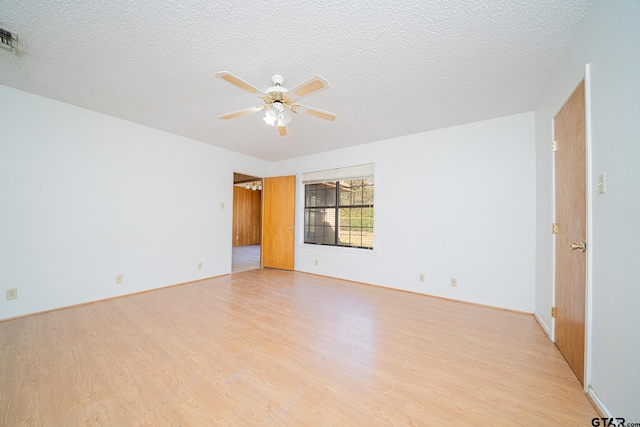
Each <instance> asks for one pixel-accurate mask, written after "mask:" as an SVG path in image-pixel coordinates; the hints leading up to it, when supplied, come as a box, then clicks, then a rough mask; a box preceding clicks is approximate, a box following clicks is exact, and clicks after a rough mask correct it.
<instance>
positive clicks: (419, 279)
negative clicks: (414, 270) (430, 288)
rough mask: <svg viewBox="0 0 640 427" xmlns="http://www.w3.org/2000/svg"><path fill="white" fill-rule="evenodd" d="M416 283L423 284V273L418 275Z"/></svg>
mask: <svg viewBox="0 0 640 427" xmlns="http://www.w3.org/2000/svg"><path fill="white" fill-rule="evenodd" d="M418 281H419V282H422V283H424V273H420V274H419V275H418Z"/></svg>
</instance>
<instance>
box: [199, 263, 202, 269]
mask: <svg viewBox="0 0 640 427" xmlns="http://www.w3.org/2000/svg"><path fill="white" fill-rule="evenodd" d="M198 270H202V262H199V263H198Z"/></svg>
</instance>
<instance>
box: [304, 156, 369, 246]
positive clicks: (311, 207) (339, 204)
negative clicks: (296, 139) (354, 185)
mask: <svg viewBox="0 0 640 427" xmlns="http://www.w3.org/2000/svg"><path fill="white" fill-rule="evenodd" d="M363 167H364V168H368V169H365V170H368V171H369V172H368V173H367V174H366V175H365V176H363V175H362V174H360V175H354V174H353V173H352V174H351V175H349V172H352V171H353V170H356V171H358V172H361V170H362V168H363ZM345 171H346V172H345ZM332 174H333V175H334V176H335V177H334V178H331V175H332ZM327 175H329V176H327ZM302 176H303V179H302V185H303V192H302V197H303V203H302V205H303V208H302V210H303V221H302V223H303V224H302V226H303V230H302V231H303V232H302V243H303V244H305V245H312V246H316V247H317V246H321V247H328V248H346V249H361V250H364V251H366V252H372V251H374V250H375V234H376V233H375V224H376V219H375V211H376V209H375V193H376V191H375V187H376V182H375V174H374V169H373V164H367V165H358V166H354V167H347V168H338V169H334V170H329V171H319V172H312V173H309V174H302ZM309 176H311V177H314V176H320V179H318V178H316V179H308V178H307V177H309ZM305 178H307V179H305ZM354 180H362V182H360V183H359V187H360V188H361V191H362V194H363V198H361V199H360V203H357V202H356V203H357V204H356V203H354V204H343V201H342V200H341V199H342V198H341V194H344V193H343V192H344V191H345V188H348V186H346V185H344V184H345V181H354ZM318 184H323V186H324V187H323V188H321V189H320V190H324V191H326V190H328V189H329V190H330V189H332V188H333V189H334V191H335V196H332V197H331V199H330V202H329V203H326V198H325V199H324V201H325V203H323V204H315V203H314V204H310V203H309V201H310V196H309V191H310V187H309V186H310V185H313V186H317V185H318ZM367 187H369V188H371V190H370V193H369V194H370V196H369V197H370V198H371V203H365V199H364V194H365V191H366V188H367ZM315 190H316V191H317V190H318V188H317V187H316V188H315ZM347 209H357V210H360V212H361V214H360V218H362V219H361V221H363V220H364V218H365V216H363V213H365V210H367V209H371V210H372V215H371V216H370V217H369V218H370V219H369V221H370V225H364V224H363V223H360V225H359V226H355V227H352V226H351V225H349V226H346V227H347V228H348V229H349V230H350V231H351V230H353V229H356V230H358V231H357V233H360V236H359V239H360V241H359V243H360V244H352V243H351V241H350V242H349V243H347V244H340V234H341V230H344V229H345V226H344V225H342V224H343V223H342V222H341V218H344V215H342V216H341V213H344V212H345V211H346V210H347ZM320 211H322V213H327V214H330V216H333V224H331V223H329V224H328V226H329V227H333V230H332V234H333V236H332V239H330V240H329V241H327V239H326V236H327V235H325V234H322V235H319V236H314V238H313V239H308V232H309V228H310V227H313V228H315V227H318V226H320V227H325V226H324V225H323V223H318V220H317V219H316V218H317V217H316V216H315V215H317V214H318V212H320ZM312 217H313V218H314V219H313V220H312V219H311V218H312ZM350 218H352V217H350ZM341 225H342V226H341ZM314 233H315V231H314ZM364 233H370V235H371V236H372V238H371V243H370V246H367V245H364V244H363V239H364V237H365V234H364ZM318 238H319V239H320V240H321V241H319V239H318Z"/></svg>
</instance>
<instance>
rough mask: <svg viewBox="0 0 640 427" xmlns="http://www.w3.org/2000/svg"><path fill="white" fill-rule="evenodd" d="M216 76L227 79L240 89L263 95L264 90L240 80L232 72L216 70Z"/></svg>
mask: <svg viewBox="0 0 640 427" xmlns="http://www.w3.org/2000/svg"><path fill="white" fill-rule="evenodd" d="M216 77H218V78H219V79H222V80H225V81H228V82H229V83H231V84H234V85H236V86H238V87H239V88H241V89H244V90H247V91H249V92H251V93H260V94H262V95H264V92H263V91H262V90H260V89H258V88H257V87H255V86H254V85H252V84H250V83H247V82H245V81H244V80H242V79H241V78H240V77H238V76H234V75H233V74H231V73H230V72H228V71H218V72H217V73H216Z"/></svg>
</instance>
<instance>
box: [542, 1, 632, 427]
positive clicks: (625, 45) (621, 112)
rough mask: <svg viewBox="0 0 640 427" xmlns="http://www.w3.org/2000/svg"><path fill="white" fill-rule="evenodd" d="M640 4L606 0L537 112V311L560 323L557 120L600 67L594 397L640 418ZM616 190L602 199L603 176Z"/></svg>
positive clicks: (596, 84)
mask: <svg viewBox="0 0 640 427" xmlns="http://www.w3.org/2000/svg"><path fill="white" fill-rule="evenodd" d="M639 24H640V2H638V1H637V0H616V1H605V0H597V1H596V2H595V4H594V5H593V6H592V8H591V10H590V11H589V13H588V15H587V16H586V17H585V20H584V23H583V26H582V29H581V31H580V32H579V34H578V36H577V38H576V40H575V44H574V46H573V47H572V48H571V50H570V52H569V54H568V55H567V57H566V59H565V60H564V62H563V63H562V64H561V65H560V67H559V68H558V70H557V71H556V73H555V75H554V77H553V79H552V81H551V82H550V84H549V87H548V88H547V90H546V92H545V94H544V95H543V96H542V98H541V100H540V103H539V106H538V108H537V109H536V147H537V148H536V162H537V188H538V192H537V214H538V222H537V249H536V314H537V315H538V316H539V317H540V318H541V319H542V320H543V321H544V322H545V323H546V324H547V327H550V325H551V319H550V315H549V307H550V306H551V301H552V292H553V283H552V282H553V276H552V268H551V266H552V255H551V253H552V248H551V244H552V240H551V237H550V235H549V224H550V223H551V222H552V220H553V218H552V215H551V190H550V189H551V180H550V176H551V156H550V153H549V150H548V144H549V140H550V139H551V122H552V119H553V116H554V115H555V114H556V112H557V111H558V110H559V109H560V107H561V106H562V104H563V103H564V101H565V100H566V99H567V98H568V96H569V95H570V93H571V92H572V91H573V89H574V88H575V86H576V85H577V84H578V82H579V81H580V79H581V78H582V77H583V75H584V71H583V70H584V66H585V64H586V63H590V69H591V110H592V111H591V119H592V127H591V142H592V159H593V160H592V164H593V170H592V173H591V175H590V176H589V177H588V179H589V180H590V182H591V185H592V188H593V191H592V192H591V198H592V201H593V202H592V203H593V205H592V227H593V228H592V235H591V236H590V241H591V247H590V248H589V250H590V251H591V256H592V264H591V272H592V275H591V283H592V284H591V286H592V291H591V295H590V301H591V305H592V307H591V311H590V316H591V324H592V330H591V333H590V335H588V341H589V343H590V349H589V350H588V354H590V358H589V363H590V365H591V368H590V369H591V375H590V382H589V386H590V390H589V392H590V394H591V395H592V396H593V398H594V400H595V401H596V402H598V404H599V405H600V408H601V409H602V410H603V411H604V412H605V414H606V415H608V416H614V417H625V418H626V420H627V422H638V421H640V403H639V402H640V309H639V307H640V245H638V242H639V241H640V78H639V76H640V25H639ZM601 172H605V173H606V174H607V186H608V188H607V193H606V194H603V195H600V194H598V187H597V181H598V174H599V173H601Z"/></svg>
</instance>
